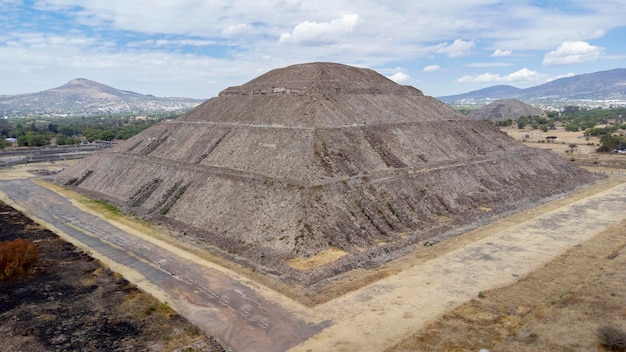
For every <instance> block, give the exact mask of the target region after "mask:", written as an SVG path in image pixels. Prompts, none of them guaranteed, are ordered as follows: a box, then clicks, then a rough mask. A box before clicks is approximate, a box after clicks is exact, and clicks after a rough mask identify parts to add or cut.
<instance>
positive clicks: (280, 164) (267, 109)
mask: <svg viewBox="0 0 626 352" xmlns="http://www.w3.org/2000/svg"><path fill="white" fill-rule="evenodd" d="M594 179H595V178H594V175H593V174H591V173H589V172H587V171H584V170H582V169H580V168H577V167H575V166H572V165H570V164H568V163H567V162H566V161H564V160H562V159H561V158H559V157H558V156H557V155H556V154H554V153H552V152H550V151H546V150H537V149H531V148H528V147H525V146H524V145H522V144H521V143H518V142H516V141H515V140H513V139H512V138H509V137H508V136H507V135H506V134H504V133H503V132H501V131H499V130H498V129H496V128H494V127H492V126H490V125H489V124H487V123H485V122H482V121H472V120H469V119H467V118H466V117H464V116H463V115H462V114H459V113H457V112H456V111H455V110H453V109H451V108H449V107H448V106H446V105H444V104H443V103H441V102H439V101H438V100H436V99H434V98H432V97H427V96H424V95H423V94H422V92H420V91H419V90H418V89H415V88H413V87H407V86H401V85H398V84H396V83H394V82H392V81H391V80H389V79H387V78H385V77H384V76H382V75H380V74H378V73H376V72H374V71H372V70H369V69H362V68H356V67H351V66H346V65H341V64H335V63H309V64H300V65H293V66H289V67H286V68H281V69H275V70H272V71H270V72H268V73H266V74H264V75H262V76H259V77H258V78H256V79H253V80H252V81H250V82H248V83H246V84H244V85H242V86H237V87H231V88H227V89H225V90H224V91H222V92H221V93H220V94H219V96H218V97H215V98H212V99H210V100H208V101H206V102H205V103H203V104H202V105H200V106H198V107H197V108H195V109H194V110H192V111H190V112H188V113H187V114H185V115H183V116H181V117H180V118H178V119H176V120H172V121H165V122H162V123H159V124H158V125H156V126H153V127H152V128H150V129H148V130H146V131H144V132H142V133H140V134H138V135H136V136H134V137H132V138H131V139H129V140H127V141H125V142H123V143H120V144H119V145H118V146H116V147H114V148H112V149H110V150H107V151H104V152H100V153H97V154H94V155H92V156H90V157H88V158H86V159H85V160H83V161H82V162H81V163H79V164H77V165H76V166H75V167H73V168H71V169H68V170H65V171H64V172H62V173H60V174H59V175H58V176H57V177H56V182H58V183H60V184H64V185H67V186H70V187H74V188H75V189H76V190H78V191H81V192H83V193H86V194H88V195H90V196H92V197H96V198H100V199H104V200H107V201H109V202H111V203H112V204H115V205H117V206H118V207H120V208H121V209H123V210H125V211H127V212H130V213H134V214H138V215H139V216H142V217H146V218H149V219H152V220H154V221H157V222H160V223H163V224H167V225H169V226H170V227H171V228H173V229H176V230H178V231H179V232H180V233H181V234H183V235H181V239H185V240H186V241H191V242H193V243H195V244H196V245H198V246H201V247H204V248H207V249H209V250H212V251H215V252H217V253H219V254H221V255H223V256H226V257H228V258H230V259H232V260H235V261H237V262H239V263H243V264H245V265H248V266H250V267H253V268H254V269H255V270H258V271H261V272H264V273H268V274H271V275H272V276H274V277H278V278H280V279H282V280H285V281H287V282H295V283H299V284H302V285H309V284H312V283H315V282H319V281H320V280H322V279H324V278H327V277H330V276H333V275H337V274H340V273H342V272H345V271H349V270H351V269H354V268H358V267H365V268H368V267H372V266H376V265H378V264H380V263H382V262H385V261H388V260H390V259H393V258H395V257H398V256H400V255H402V254H403V253H407V252H408V251H409V250H412V249H414V248H419V247H421V246H423V245H424V244H425V243H433V242H438V241H441V240H442V239H445V238H446V237H449V236H453V235H455V234H458V233H460V232H462V231H463V229H467V228H470V227H475V226H478V225H480V224H481V223H484V222H488V221H490V220H493V219H495V218H497V217H498V216H499V215H501V214H504V213H507V212H511V211H515V210H517V209H520V208H523V207H525V206H530V205H531V204H535V203H537V202H539V201H542V200H544V199H546V198H547V197H551V196H555V195H558V194H561V193H563V192H567V191H570V190H572V189H574V188H577V187H579V186H581V185H584V184H586V183H590V182H593V181H594ZM329 251H334V252H333V253H340V255H336V256H335V257H334V259H333V260H329V261H326V262H323V264H324V265H319V266H316V265H311V266H310V267H308V268H304V269H303V268H301V267H300V268H298V267H297V266H296V265H292V264H293V263H294V261H295V262H297V261H301V262H306V261H307V259H310V258H316V257H320V256H323V254H324V253H328V252H329Z"/></svg>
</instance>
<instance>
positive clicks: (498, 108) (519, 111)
mask: <svg viewBox="0 0 626 352" xmlns="http://www.w3.org/2000/svg"><path fill="white" fill-rule="evenodd" d="M535 115H536V116H545V115H546V113H545V112H543V110H541V109H539V108H536V107H534V106H532V105H528V104H526V103H524V102H523V101H521V100H517V99H500V100H496V101H494V102H493V103H491V104H487V105H485V106H483V107H481V108H478V109H475V110H472V111H470V113H469V114H467V117H468V118H470V119H474V120H506V119H511V120H515V119H518V118H520V117H522V116H535Z"/></svg>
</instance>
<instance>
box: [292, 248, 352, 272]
mask: <svg viewBox="0 0 626 352" xmlns="http://www.w3.org/2000/svg"><path fill="white" fill-rule="evenodd" d="M346 254H348V253H347V252H345V251H342V250H341V249H339V248H335V247H331V248H329V249H327V250H325V251H323V252H320V253H318V254H317V255H314V256H312V257H311V258H294V259H291V260H288V261H287V262H286V263H285V264H287V265H289V266H290V267H292V268H294V269H296V270H300V271H309V270H313V269H315V268H318V267H320V266H322V265H326V264H329V263H332V262H334V261H336V260H337V259H339V258H341V257H343V256H345V255H346Z"/></svg>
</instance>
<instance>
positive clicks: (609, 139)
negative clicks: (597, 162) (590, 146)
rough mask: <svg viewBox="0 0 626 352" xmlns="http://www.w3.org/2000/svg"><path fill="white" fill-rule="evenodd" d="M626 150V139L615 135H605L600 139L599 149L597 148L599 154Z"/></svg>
mask: <svg viewBox="0 0 626 352" xmlns="http://www.w3.org/2000/svg"><path fill="white" fill-rule="evenodd" d="M622 148H626V138H624V136H622V135H619V134H615V135H611V134H605V135H603V136H602V137H600V148H598V151H599V152H610V151H613V150H615V149H622Z"/></svg>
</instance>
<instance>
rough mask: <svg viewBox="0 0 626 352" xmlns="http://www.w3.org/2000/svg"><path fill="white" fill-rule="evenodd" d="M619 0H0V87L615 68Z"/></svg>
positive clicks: (464, 82)
mask: <svg viewBox="0 0 626 352" xmlns="http://www.w3.org/2000/svg"><path fill="white" fill-rule="evenodd" d="M624 14H626V0H594V1H589V0H584V1H539V0H537V1H525V0H516V1H492V0H448V1H432V0H431V1H423V0H396V1H389V0H387V1H382V0H378V1H375V0H360V1H354V0H315V1H309V0H241V1H236V0H230V1H227V0H223V1H212V0H177V1H171V0H108V1H104V0H30V1H18V0H2V1H1V2H0V77H2V79H1V80H0V94H19V93H30V92H36V91H41V90H45V89H49V88H53V87H57V86H60V85H62V84H64V83H66V82H67V81H69V80H71V79H73V78H79V77H80V78H87V79H91V80H94V81H97V82H101V83H104V84H107V85H110V86H113V87H115V88H118V89H124V90H132V91H136V92H138V93H143V94H153V95H157V96H184V97H193V98H210V97H213V96H216V95H217V94H218V93H219V91H221V90H222V89H225V88H226V87H228V86H233V85H240V84H243V83H245V82H247V81H249V80H251V79H253V78H254V77H256V76H258V75H260V74H262V73H264V72H266V71H268V70H270V69H273V68H277V67H284V66H288V65H290V64H295V63H303V62H314V61H332V62H339V63H344V64H349V65H355V66H359V67H368V68H372V69H374V70H376V71H378V72H380V73H381V74H384V75H385V76H387V77H390V78H391V79H393V80H395V81H397V82H398V83H402V84H409V85H412V86H415V87H417V88H419V89H421V90H422V91H424V93H425V94H427V95H432V96H443V95H451V94H458V93H464V92H468V91H471V90H475V89H480V88H484V87H488V86H492V85H496V84H509V85H513V86H516V87H519V88H525V87H529V86H534V85H538V84H542V83H545V82H547V81H550V80H553V79H556V78H560V77H567V76H571V75H576V74H582V73H589V72H596V71H603V70H609V69H613V68H618V67H619V68H624V67H626V40H624V38H626V16H624Z"/></svg>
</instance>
